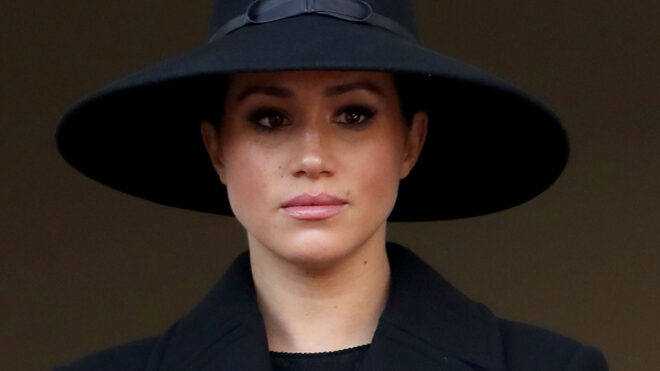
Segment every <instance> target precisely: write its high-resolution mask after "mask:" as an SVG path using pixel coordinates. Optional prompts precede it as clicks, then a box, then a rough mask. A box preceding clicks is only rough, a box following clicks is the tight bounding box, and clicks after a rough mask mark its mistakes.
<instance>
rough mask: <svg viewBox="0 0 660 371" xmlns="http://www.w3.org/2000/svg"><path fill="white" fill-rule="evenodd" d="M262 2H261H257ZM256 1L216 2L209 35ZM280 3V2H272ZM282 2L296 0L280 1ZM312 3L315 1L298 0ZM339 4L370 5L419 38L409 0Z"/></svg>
mask: <svg viewBox="0 0 660 371" xmlns="http://www.w3.org/2000/svg"><path fill="white" fill-rule="evenodd" d="M256 1H261V0H256ZM256 1H255V0H216V1H215V2H214V4H213V10H212V12H211V19H210V22H209V29H208V35H209V38H211V37H213V35H215V34H216V32H217V31H218V30H219V29H220V28H222V27H223V26H224V25H225V24H227V23H228V22H229V21H231V20H232V19H234V18H236V17H239V16H241V15H242V14H244V13H246V11H247V10H248V8H249V7H250V5H252V4H253V3H255V2H256ZM272 1H278V0H272ZM279 1H280V2H287V1H295V0H279ZM298 1H311V2H313V1H314V0H298ZM336 1H337V2H362V3H366V4H368V5H369V6H370V7H371V9H372V10H373V12H374V13H377V14H380V15H382V16H385V17H387V18H390V19H391V20H393V21H395V22H397V23H398V24H399V25H400V26H402V27H403V28H405V29H406V30H407V31H408V32H409V33H410V34H412V35H414V36H415V38H418V32H417V23H416V21H415V10H414V7H413V4H412V1H409V0H336Z"/></svg>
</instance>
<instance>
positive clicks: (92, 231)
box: [0, 0, 660, 370]
mask: <svg viewBox="0 0 660 371" xmlns="http://www.w3.org/2000/svg"><path fill="white" fill-rule="evenodd" d="M417 3H418V13H419V16H420V23H421V34H422V40H423V42H424V44H425V45H427V46H429V47H431V48H433V49H436V50H439V51H443V52H445V53H447V54H449V55H452V56H455V57H458V58H460V59H463V60H465V61H467V62H470V63H472V64H475V65H477V66H480V67H482V68H484V69H486V70H489V71H492V72H494V73H496V74H498V75H500V76H502V77H504V78H505V79H508V80H509V81H511V82H513V83H514V84H516V85H518V86H520V87H522V88H524V89H526V90H528V91H529V92H531V93H532V94H534V95H536V96H537V97H538V98H540V99H542V100H543V101H545V102H546V103H547V104H548V106H549V107H551V108H552V109H554V110H555V111H556V112H557V113H558V115H559V116H560V117H561V118H562V119H563V120H564V123H565V126H566V128H567V131H568V133H569V135H570V137H571V140H572V157H571V159H570V162H569V164H568V167H567V169H566V171H565V173H564V174H563V176H562V177H561V178H560V179H559V180H558V181H557V183H556V184H555V185H554V186H553V187H551V188H550V189H549V190H548V191H547V192H545V193H544V194H542V195H541V196H539V197H538V198H536V199H534V200H532V201H531V202H528V203H526V204H524V205H522V206H519V207H517V208H514V209H511V210H507V211H504V212H500V213H497V214H493V215H489V216H484V217H480V218H473V219H464V220H457V221H449V222H429V223H417V224H392V225H391V226H390V228H389V231H388V233H389V238H390V239H391V240H393V241H397V242H401V243H403V244H406V245H408V246H409V247H411V248H412V249H413V250H414V251H415V252H417V253H418V254H419V255H421V256H422V257H423V258H425V259H426V260H427V261H429V262H430V263H431V264H432V265H433V266H435V267H436V268H437V269H438V270H439V271H441V272H442V273H443V274H444V275H445V276H446V277H447V278H448V279H449V280H450V281H451V282H453V283H454V284H455V285H456V286H457V287H458V288H459V289H461V290H463V291H464V292H465V293H466V294H468V295H469V296H471V297H472V298H474V299H476V300H479V301H482V302H484V303H485V304H487V305H488V306H489V307H491V308H492V310H493V311H494V312H495V313H496V314H497V315H499V316H502V317H507V318H512V319H517V320H521V321H525V322H529V323H533V324H537V325H540V326H544V327H548V328H551V329H553V330H556V331H559V332H561V333H563V334H565V335H568V336H570V337H573V338H575V339H577V340H579V341H582V342H585V343H589V344H593V345H595V346H597V347H599V348H600V349H602V350H603V352H604V353H605V355H606V357H607V358H608V360H609V362H610V365H611V368H612V369H613V370H658V369H660V351H659V350H660V341H659V338H660V320H659V316H658V312H660V294H659V292H660V273H659V272H660V269H659V268H660V228H659V227H660V223H659V220H660V149H659V146H660V109H659V108H658V106H659V105H660V73H659V71H658V69H659V67H660V47H659V45H660V37H659V35H660V6H658V3H657V2H656V1H651V0H648V1H645V0H637V1H630V2H624V1H614V0H599V1H588V0H577V1H576V0H555V1H542V2H541V1H531V0H527V1H451V0H447V1H439V0H437V1H436V0H433V1H432V0H427V1H418V2H417ZM210 8H211V2H210V1H174V0H161V1H146V0H133V1H117V0H112V1H110V0H93V1H89V0H67V1H43V0H39V1H7V0H5V1H2V3H1V4H0V27H1V29H0V47H1V49H0V50H1V51H0V53H1V55H0V150H1V151H2V152H1V155H0V169H1V171H2V172H1V176H2V178H1V179H0V206H1V207H2V215H3V217H2V223H0V253H1V258H0V277H1V283H0V303H1V304H0V318H2V325H1V326H0V369H3V370H39V369H47V368H49V367H51V366H52V365H54V364H57V363H65V362H68V361H71V360H73V359H75V358H78V357H80V356H82V355H83V354H85V353H88V352H91V351H93V350H97V349H100V348H104V347H107V346H111V345H113V344H117V343H121V342H125V341H129V340H132V339H136V338H140V337H144V336H148V335H155V334H159V333H161V332H162V331H164V330H165V329H166V328H167V327H168V326H169V325H170V324H171V323H172V322H173V321H175V320H176V319H177V318H178V317H180V316H181V315H183V314H185V313H186V312H187V311H188V310H190V309H191V307H192V306H193V305H194V303H196V302H197V301H198V300H199V299H200V298H201V297H202V296H203V295H204V294H205V292H206V291H207V290H208V289H209V288H210V287H211V286H212V284H213V283H214V282H215V281H216V280H217V279H218V278H219V277H220V276H221V274H222V273H223V272H224V269H225V268H226V267H227V265H228V264H229V262H230V261H231V259H233V257H235V256H236V255H237V254H238V253H239V252H240V251H242V250H243V249H245V248H246V243H245V237H244V232H243V231H242V229H241V227H240V225H239V224H238V223H237V222H236V221H235V220H233V219H231V218H227V217H219V216H211V215H206V214H201V213H196V212H189V211H184V210H177V209H173V208H168V207H164V206H160V205H156V204H153V203H150V202H147V201H143V200H141V199H137V198H135V197H132V196H126V195H124V194H121V193H119V192H117V191H114V190H111V189H109V188H106V187H105V186H102V185H100V184H98V183H96V182H94V181H91V180H89V179H88V178H86V177H85V176H83V175H81V174H79V173H77V172H76V171H75V170H73V169H72V168H70V167H69V166H68V165H67V164H66V163H65V162H64V161H63V160H62V159H60V157H59V155H58V153H57V151H56V148H55V143H54V132H55V128H56V125H57V122H58V119H59V117H60V116H61V115H62V114H63V113H64V112H65V110H66V109H67V108H68V107H69V106H70V105H72V104H73V103H74V102H76V101H77V100H78V99H80V98H81V97H82V96H84V95H85V94H89V93H91V92H93V91H94V90H95V89H97V88H100V87H101V86H103V85H104V84H106V83H108V82H110V81H112V80H114V79H116V78H118V77H120V76H123V75H124V74H127V73H130V72H132V71H135V70H137V69H139V68H141V67H145V66H148V65H151V64H153V63H155V62H157V61H160V60H162V59H164V58H167V57H170V56H174V55H176V54H180V53H183V52H185V51H186V50H189V49H192V48H193V47H195V46H198V45H201V43H203V42H204V40H205V36H206V22H207V20H208V15H209V11H210ZM341 52H342V51H341V50H337V53H341Z"/></svg>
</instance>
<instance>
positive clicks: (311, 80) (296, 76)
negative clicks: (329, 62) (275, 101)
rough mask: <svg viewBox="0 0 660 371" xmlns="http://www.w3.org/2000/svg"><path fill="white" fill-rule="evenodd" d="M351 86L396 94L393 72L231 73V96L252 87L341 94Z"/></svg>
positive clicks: (229, 84) (229, 83) (386, 93)
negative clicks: (317, 90)
mask: <svg viewBox="0 0 660 371" xmlns="http://www.w3.org/2000/svg"><path fill="white" fill-rule="evenodd" d="M351 86H352V87H356V86H357V87H366V88H367V89H368V90H373V91H374V92H380V93H382V94H385V95H388V93H390V92H394V79H393V76H392V74H391V73H388V72H381V71H321V70H313V71H269V72H241V73H235V74H231V75H230V76H229V79H228V93H229V95H236V94H237V93H238V92H239V91H243V90H245V89H246V88H249V87H256V88H259V87H278V88H285V89H287V90H295V89H305V90H309V89H311V88H313V89H321V90H323V91H324V92H325V93H328V94H326V95H332V92H333V91H341V89H342V87H351ZM333 88H334V90H333ZM232 93H233V94H232Z"/></svg>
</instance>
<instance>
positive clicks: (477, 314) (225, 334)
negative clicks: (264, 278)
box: [148, 242, 504, 371]
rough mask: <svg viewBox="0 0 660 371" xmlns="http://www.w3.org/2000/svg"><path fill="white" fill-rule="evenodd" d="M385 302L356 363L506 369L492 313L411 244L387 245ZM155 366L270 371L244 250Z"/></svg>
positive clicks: (164, 344) (161, 349)
mask: <svg viewBox="0 0 660 371" xmlns="http://www.w3.org/2000/svg"><path fill="white" fill-rule="evenodd" d="M387 254H388V258H389V261H390V267H391V272H392V275H391V282H390V292H389V296H388V301H387V305H386V307H385V310H384V312H383V314H382V315H381V318H380V320H379V323H378V327H377V329H376V332H375V334H374V338H373V340H372V343H371V346H370V347H369V350H368V352H367V354H366V356H365V359H364V362H363V365H362V367H361V368H360V370H364V371H388V370H410V371H414V370H454V371H462V370H493V371H496V370H503V369H504V366H503V356H502V354H503V353H502V349H501V341H500V337H499V331H498V327H497V322H496V319H495V318H494V317H493V315H492V314H491V313H490V311H488V309H487V308H486V307H484V306H483V305H481V304H478V303H475V302H472V301H471V300H469V299H468V298H466V297H465V296H463V295H462V294H461V293H460V292H458V291H457V290H456V289H455V288H453V287H452V286H451V285H450V284H449V283H448V282H447V281H445V280H444V279H443V278H442V277H441V276H440V275H439V274H438V273H437V272H436V271H435V270H433V268H431V267H430V266H429V265H427V264H426V263H424V262H423V261H422V260H421V259H419V258H418V257H417V256H415V255H414V254H413V253H412V252H411V251H410V250H408V249H406V248H404V247H402V246H400V245H397V244H394V243H389V242H388V244H387ZM148 370H150V371H155V370H177V371H178V370H271V366H270V354H269V352H268V344H267V340H266V332H265V327H264V323H263V318H262V316H261V314H260V312H259V308H258V305H257V300H256V294H255V290H254V285H253V281H252V275H251V272H250V262H249V255H248V254H247V252H245V253H243V254H241V255H240V256H239V257H238V258H237V259H236V260H235V261H234V263H232V265H231V266H230V267H229V269H228V270H227V273H225V275H224V276H223V278H222V279H221V280H220V282H218V283H217V284H216V285H215V287H214V288H213V289H212V290H211V292H210V293H209V294H208V295H207V297H206V298H205V299H204V300H203V301H202V302H201V303H200V304H199V305H198V306H197V307H195V309H193V311H191V312H190V313H189V314H188V315H187V316H185V317H183V318H182V319H181V320H180V321H178V322H177V323H176V324H175V325H174V326H172V327H171V328H170V330H169V331H168V332H167V333H166V334H165V335H163V336H162V337H161V339H160V340H159V343H158V345H157V347H156V349H155V350H154V352H153V353H152V356H151V360H150V363H149V368H148Z"/></svg>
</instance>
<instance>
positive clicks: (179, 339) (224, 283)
mask: <svg viewBox="0 0 660 371" xmlns="http://www.w3.org/2000/svg"><path fill="white" fill-rule="evenodd" d="M270 369H271V366H270V355H269V353H268V344H267V340H266V330H265V327H264V324H263V318H262V316H261V314H260V312H259V307H258V306H257V301H256V294H255V291H254V285H253V281H252V274H251V272H250V261H249V255H248V254H247V252H245V253H243V254H241V255H240V256H239V257H238V258H236V260H235V261H234V262H233V263H232V264H231V266H230V267H229V268H228V269H227V272H226V273H225V275H224V276H223V277H222V279H221V280H220V282H218V283H217V284H216V285H215V286H214V287H213V289H212V290H211V292H210V293H209V294H208V295H207V296H206V297H205V298H204V300H202V302H201V303H199V304H198V305H197V306H196V307H195V308H194V309H193V310H192V311H191V312H190V313H189V314H188V315H187V316H185V317H183V318H182V319H181V320H180V321H178V322H177V323H176V324H175V325H174V326H173V327H172V328H171V329H170V330H169V331H168V334H166V335H165V336H163V337H162V338H161V340H160V342H159V344H158V346H157V349H156V350H155V351H154V354H152V358H151V362H150V365H149V368H148V370H154V371H155V370H162V371H175V370H176V371H181V370H270Z"/></svg>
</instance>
